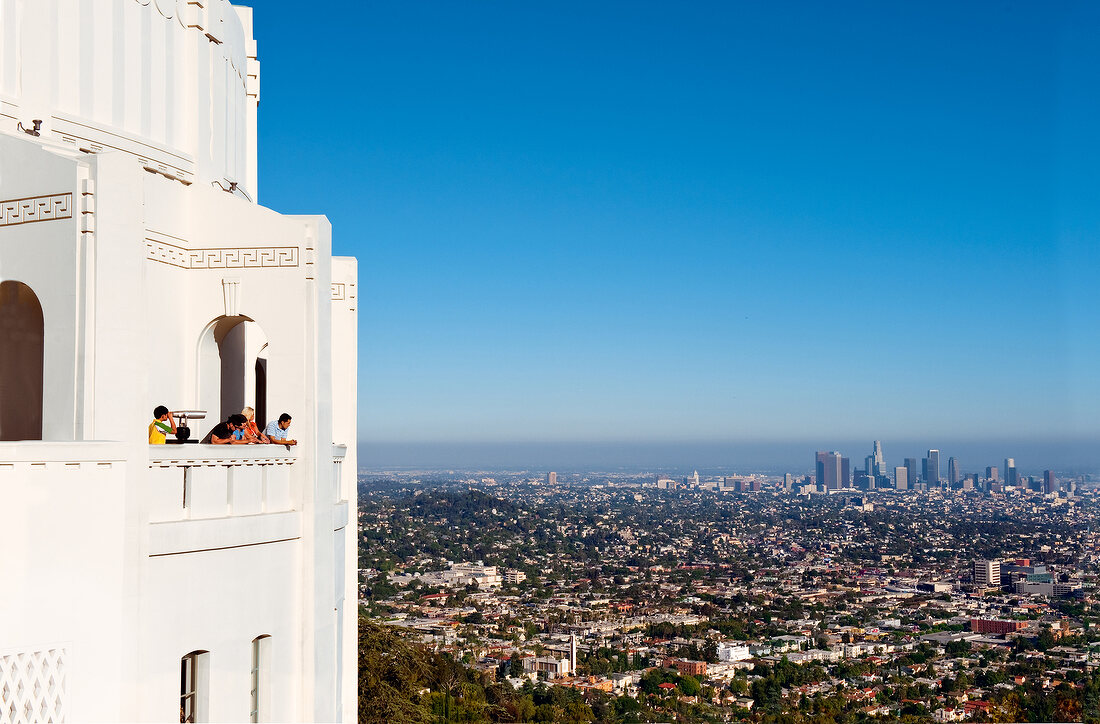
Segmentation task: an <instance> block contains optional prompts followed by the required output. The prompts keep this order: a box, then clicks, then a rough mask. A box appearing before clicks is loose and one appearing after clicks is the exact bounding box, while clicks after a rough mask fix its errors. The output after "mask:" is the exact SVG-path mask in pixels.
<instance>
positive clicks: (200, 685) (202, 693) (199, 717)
mask: <svg viewBox="0 0 1100 724" xmlns="http://www.w3.org/2000/svg"><path fill="white" fill-rule="evenodd" d="M209 711H210V652H209V651H192V652H191V653H189V654H187V655H185V656H184V657H183V658H181V659H180V724H193V723H194V722H204V721H210V719H209Z"/></svg>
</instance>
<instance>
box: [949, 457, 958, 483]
mask: <svg viewBox="0 0 1100 724" xmlns="http://www.w3.org/2000/svg"><path fill="white" fill-rule="evenodd" d="M960 478H961V476H960V475H959V460H958V458H956V457H950V458H948V459H947V482H949V483H951V484H952V485H958V484H959V479H960Z"/></svg>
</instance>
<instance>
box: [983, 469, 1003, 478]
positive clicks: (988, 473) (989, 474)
mask: <svg viewBox="0 0 1100 724" xmlns="http://www.w3.org/2000/svg"><path fill="white" fill-rule="evenodd" d="M985 479H986V480H1000V479H1001V471H1000V470H998V469H997V466H996V465H989V466H987V467H986V469H985Z"/></svg>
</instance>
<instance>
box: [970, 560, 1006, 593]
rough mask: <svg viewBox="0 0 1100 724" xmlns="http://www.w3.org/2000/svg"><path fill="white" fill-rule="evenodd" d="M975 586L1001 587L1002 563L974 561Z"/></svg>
mask: <svg viewBox="0 0 1100 724" xmlns="http://www.w3.org/2000/svg"><path fill="white" fill-rule="evenodd" d="M974 585H975V586H983V587H986V586H1000V585H1001V562H1000V561H974Z"/></svg>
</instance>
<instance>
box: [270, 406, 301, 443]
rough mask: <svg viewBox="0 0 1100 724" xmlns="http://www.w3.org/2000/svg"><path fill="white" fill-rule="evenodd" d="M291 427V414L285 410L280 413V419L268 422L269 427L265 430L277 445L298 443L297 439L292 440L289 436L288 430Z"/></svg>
mask: <svg viewBox="0 0 1100 724" xmlns="http://www.w3.org/2000/svg"><path fill="white" fill-rule="evenodd" d="M288 429H290V415H288V414H286V413H285V412H284V413H283V414H281V415H279V419H278V421H275V420H272V421H271V422H269V423H268V425H267V429H266V430H264V434H265V435H267V436H268V438H269V439H270V440H271V442H272V444H275V445H286V446H287V447H290V446H291V445H297V444H298V441H297V440H291V439H289V438H288V437H287V432H286V431H287V430H288Z"/></svg>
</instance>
